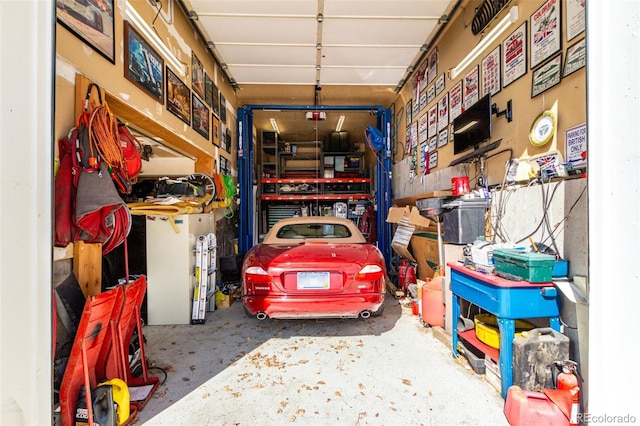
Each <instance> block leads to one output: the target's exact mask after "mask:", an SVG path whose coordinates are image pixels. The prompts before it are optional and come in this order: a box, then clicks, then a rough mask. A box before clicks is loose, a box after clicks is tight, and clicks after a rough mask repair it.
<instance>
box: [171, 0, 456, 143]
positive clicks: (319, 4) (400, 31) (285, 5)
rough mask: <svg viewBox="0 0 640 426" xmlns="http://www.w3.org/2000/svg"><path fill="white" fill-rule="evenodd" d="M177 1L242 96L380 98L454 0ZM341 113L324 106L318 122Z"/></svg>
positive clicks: (390, 95)
mask: <svg viewBox="0 0 640 426" xmlns="http://www.w3.org/2000/svg"><path fill="white" fill-rule="evenodd" d="M178 1H180V2H181V4H182V6H183V8H184V10H185V11H187V12H188V14H189V16H190V18H191V20H192V23H193V24H194V25H195V26H196V27H197V28H198V30H199V31H200V32H201V33H202V36H203V38H204V39H205V42H207V44H208V45H209V48H210V49H211V51H212V53H213V54H214V56H215V57H216V59H217V60H218V62H219V63H220V65H221V67H222V68H223V69H224V70H225V73H226V75H227V77H228V78H229V79H230V81H231V83H232V85H233V86H235V89H236V94H237V96H238V98H239V100H240V104H259V105H263V104H267V105H291V104H294V105H318V104H321V105H382V106H384V107H388V106H390V105H391V103H393V101H394V100H395V97H396V91H397V90H399V88H400V87H402V85H403V84H404V80H405V79H406V78H407V77H408V76H409V75H410V74H411V71H412V67H415V66H417V65H418V64H419V62H420V61H421V59H422V58H423V57H424V56H425V54H426V50H427V48H428V45H429V43H430V42H432V41H433V39H434V37H435V36H436V34H437V32H438V30H439V29H440V28H441V27H442V26H443V25H445V24H446V21H447V16H449V14H450V13H451V12H452V10H453V8H454V7H455V5H456V4H457V3H458V1H457V0H216V1H211V0H178ZM317 89H321V90H320V91H318V90H317ZM271 115H273V114H271ZM332 115H335V117H332ZM339 115H340V114H338V113H328V114H327V120H326V121H325V122H323V123H315V124H319V125H321V126H323V127H327V128H328V127H333V128H335V123H336V122H337V119H338V116H339ZM265 119H266V121H264V120H265ZM330 119H331V120H330ZM282 120H283V121H284V120H285V119H284V118H283V119H282ZM291 121H292V122H293V121H295V120H293V119H292V120H291ZM303 121H304V120H303ZM348 121H349V120H346V121H345V126H347V128H348V126H349V124H348ZM329 122H331V124H329ZM266 123H268V117H264V118H260V117H258V116H257V115H256V117H255V124H256V127H258V128H261V126H266ZM307 124H308V123H307ZM300 125H301V127H300V128H295V129H294V128H290V129H287V128H284V129H283V128H282V126H280V127H281V129H280V130H281V131H282V132H287V131H288V130H291V131H292V133H304V132H308V131H310V130H311V127H309V126H308V125H304V123H301V124H300ZM286 126H288V125H286ZM286 126H285V127H286ZM267 127H269V128H270V125H269V126H267ZM316 127H317V126H316ZM324 130H326V129H324ZM347 130H348V129H347Z"/></svg>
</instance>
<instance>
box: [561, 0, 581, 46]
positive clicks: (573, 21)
mask: <svg viewBox="0 0 640 426" xmlns="http://www.w3.org/2000/svg"><path fill="white" fill-rule="evenodd" d="M564 2H565V6H566V11H567V23H566V26H567V29H566V31H565V33H566V35H567V41H571V40H573V39H574V38H576V37H577V36H579V35H580V34H582V33H583V32H584V29H585V6H586V1H584V0H564Z"/></svg>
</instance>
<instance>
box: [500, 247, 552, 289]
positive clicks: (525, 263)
mask: <svg viewBox="0 0 640 426" xmlns="http://www.w3.org/2000/svg"><path fill="white" fill-rule="evenodd" d="M493 260H494V262H495V267H496V271H497V272H503V273H506V274H510V275H515V276H517V277H520V278H522V279H523V280H525V281H529V282H531V283H545V282H550V281H551V275H552V272H553V266H554V265H555V263H556V258H555V256H551V255H548V254H542V253H532V252H523V251H520V250H514V249H494V250H493Z"/></svg>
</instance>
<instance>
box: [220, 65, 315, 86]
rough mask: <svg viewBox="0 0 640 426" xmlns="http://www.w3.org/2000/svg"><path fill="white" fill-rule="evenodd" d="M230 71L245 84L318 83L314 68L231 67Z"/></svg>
mask: <svg viewBox="0 0 640 426" xmlns="http://www.w3.org/2000/svg"><path fill="white" fill-rule="evenodd" d="M229 70H230V71H231V74H232V75H233V76H234V78H236V79H237V81H241V82H243V83H244V84H313V82H315V81H316V69H315V68H314V67H307V68H300V67H286V68H285V67H270V66H260V67H258V66H250V67H243V66H230V67H229Z"/></svg>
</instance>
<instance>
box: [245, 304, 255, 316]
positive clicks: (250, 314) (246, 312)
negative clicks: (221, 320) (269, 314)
mask: <svg viewBox="0 0 640 426" xmlns="http://www.w3.org/2000/svg"><path fill="white" fill-rule="evenodd" d="M244 314H245V315H246V316H248V317H249V318H256V315H255V314H252V313H251V312H249V310H248V309H247V307H246V306H244Z"/></svg>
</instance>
